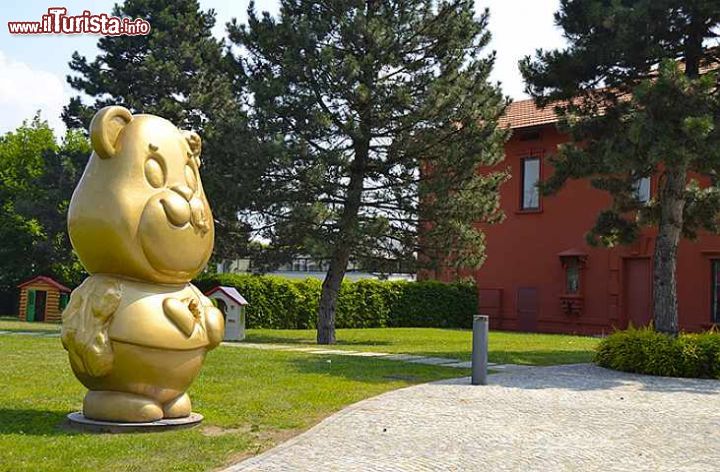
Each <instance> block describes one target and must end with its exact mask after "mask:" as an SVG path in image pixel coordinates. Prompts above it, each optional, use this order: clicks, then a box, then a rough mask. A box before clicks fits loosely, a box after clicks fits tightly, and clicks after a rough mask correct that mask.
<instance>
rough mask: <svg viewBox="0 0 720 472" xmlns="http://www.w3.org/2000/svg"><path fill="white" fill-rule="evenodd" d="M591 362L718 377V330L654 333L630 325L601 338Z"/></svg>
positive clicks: (630, 369)
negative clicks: (689, 332) (675, 333)
mask: <svg viewBox="0 0 720 472" xmlns="http://www.w3.org/2000/svg"><path fill="white" fill-rule="evenodd" d="M595 362H596V363H597V364H598V365H600V366H602V367H608V368H610V369H615V370H621V371H624V372H635V373H639V374H649V375H661V376H666V377H695V378H708V379H720V333H718V332H715V331H711V332H706V333H699V334H685V333H683V334H680V335H679V336H677V337H672V336H668V335H666V334H663V333H658V332H657V331H655V330H653V329H652V328H640V329H636V328H632V327H631V328H630V329H627V330H625V331H617V332H615V333H613V334H611V335H610V336H608V337H607V338H605V339H603V340H602V341H601V342H600V344H599V346H598V349H597V352H596V354H595Z"/></svg>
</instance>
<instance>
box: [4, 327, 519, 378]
mask: <svg viewBox="0 0 720 472" xmlns="http://www.w3.org/2000/svg"><path fill="white" fill-rule="evenodd" d="M3 334H14V335H21V336H38V337H50V338H55V337H59V336H60V332H59V331H58V332H46V331H0V336H2V335H3ZM222 344H223V346H231V347H238V348H246V349H266V350H277V351H293V352H304V353H308V354H318V355H335V356H353V357H379V358H382V359H386V360H390V361H402V362H411V363H413V364H425V365H437V366H442V367H453V368H458V369H469V368H471V367H472V364H471V362H470V361H462V360H460V359H452V358H447V357H425V356H413V355H410V354H390V353H387V352H368V351H345V350H342V349H326V348H321V347H310V346H293V345H287V344H275V343H247V342H224V343H222ZM488 366H489V367H491V368H492V369H493V370H497V371H509V370H522V369H526V368H527V366H523V365H515V364H493V363H492V362H490V363H488Z"/></svg>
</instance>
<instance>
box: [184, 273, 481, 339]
mask: <svg viewBox="0 0 720 472" xmlns="http://www.w3.org/2000/svg"><path fill="white" fill-rule="evenodd" d="M195 284H196V285H197V286H198V287H199V288H200V289H201V290H203V291H207V290H209V289H210V288H212V287H214V286H216V285H225V286H230V287H235V288H236V289H237V290H238V292H240V293H241V294H242V295H243V297H245V299H247V301H248V307H247V326H248V327H250V328H273V329H305V328H315V325H316V317H317V310H318V303H319V300H320V291H321V286H322V283H321V282H320V281H319V280H317V279H311V278H308V279H303V280H300V279H288V278H284V277H275V276H264V275H263V276H260V275H244V274H243V275H240V274H206V275H203V276H202V277H200V278H199V279H197V280H195ZM476 311H477V291H476V288H475V285H474V284H472V283H467V282H459V283H450V284H445V283H442V282H436V281H423V282H395V281H381V280H360V281H357V282H348V281H344V282H343V283H342V286H341V287H340V293H339V294H338V306H337V312H336V319H335V326H336V327H337V328H385V327H388V326H393V327H443V328H469V327H470V326H472V315H473V314H474V313H475V312H476Z"/></svg>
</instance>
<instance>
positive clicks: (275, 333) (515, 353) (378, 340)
mask: <svg viewBox="0 0 720 472" xmlns="http://www.w3.org/2000/svg"><path fill="white" fill-rule="evenodd" d="M246 340H247V341H248V342H259V343H262V342H274V343H283V344H308V345H310V344H314V343H315V331H314V330H270V329H251V330H248V334H247V338H246ZM598 342H599V339H597V338H592V337H586V336H566V335H558V334H527V333H514V332H505V331H491V332H490V340H489V351H490V353H489V358H490V362H496V363H501V364H505V363H512V364H529V365H552V364H572V363H576V362H590V361H591V360H592V357H593V353H594V349H595V346H596V345H597V344H598ZM471 346H472V332H471V331H469V330H459V329H433V328H376V329H339V330H337V344H336V345H335V346H334V347H333V348H336V349H349V350H355V351H377V352H391V353H404V354H418V355H423V356H436V357H452V358H455V359H463V360H469V359H470V356H471V349H472V347H471Z"/></svg>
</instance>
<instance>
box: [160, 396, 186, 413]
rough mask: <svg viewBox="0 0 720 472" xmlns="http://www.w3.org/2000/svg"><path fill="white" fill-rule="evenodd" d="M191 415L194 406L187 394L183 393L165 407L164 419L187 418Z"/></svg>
mask: <svg viewBox="0 0 720 472" xmlns="http://www.w3.org/2000/svg"><path fill="white" fill-rule="evenodd" d="M190 413H192V404H191V403H190V397H189V396H188V394H187V393H183V394H182V395H180V396H179V397H177V398H176V399H174V400H170V401H169V402H167V403H166V404H164V405H163V417H165V418H185V417H186V416H190Z"/></svg>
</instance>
